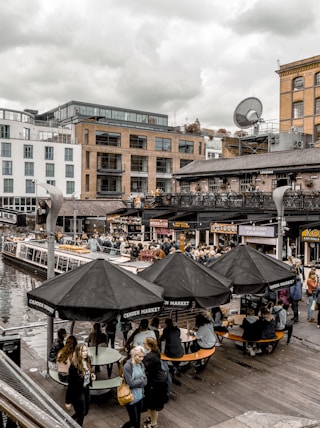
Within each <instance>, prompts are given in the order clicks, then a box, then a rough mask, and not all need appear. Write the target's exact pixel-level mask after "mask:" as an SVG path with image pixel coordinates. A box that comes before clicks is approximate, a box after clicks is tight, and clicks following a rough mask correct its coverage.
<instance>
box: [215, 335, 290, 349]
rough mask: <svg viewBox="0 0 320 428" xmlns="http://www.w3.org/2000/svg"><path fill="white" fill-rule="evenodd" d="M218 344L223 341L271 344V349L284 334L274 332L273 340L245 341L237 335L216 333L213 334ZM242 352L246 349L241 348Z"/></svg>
mask: <svg viewBox="0 0 320 428" xmlns="http://www.w3.org/2000/svg"><path fill="white" fill-rule="evenodd" d="M215 333H216V335H217V337H218V339H219V342H220V343H221V342H222V341H223V339H229V340H234V341H235V342H242V343H243V344H245V343H249V342H250V343H266V344H268V343H271V344H273V345H274V346H273V349H274V348H275V347H276V345H277V344H278V342H279V340H281V339H282V338H283V336H284V332H283V331H276V337H275V338H273V339H260V340H255V341H253V340H246V339H243V338H242V337H241V336H239V335H237V334H232V333H230V332H228V331H216V332H215ZM243 348H244V349H243V351H244V352H245V351H246V347H245V346H243Z"/></svg>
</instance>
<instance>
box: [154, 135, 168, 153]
mask: <svg viewBox="0 0 320 428" xmlns="http://www.w3.org/2000/svg"><path fill="white" fill-rule="evenodd" d="M155 150H159V151H162V152H171V138H161V137H156V140H155Z"/></svg>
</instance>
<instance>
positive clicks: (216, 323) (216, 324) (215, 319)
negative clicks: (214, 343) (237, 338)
mask: <svg viewBox="0 0 320 428" xmlns="http://www.w3.org/2000/svg"><path fill="white" fill-rule="evenodd" d="M211 317H212V323H213V329H214V330H215V331H228V329H227V327H224V326H223V325H222V320H223V314H222V311H221V309H220V307H219V306H218V307H216V308H212V309H211Z"/></svg>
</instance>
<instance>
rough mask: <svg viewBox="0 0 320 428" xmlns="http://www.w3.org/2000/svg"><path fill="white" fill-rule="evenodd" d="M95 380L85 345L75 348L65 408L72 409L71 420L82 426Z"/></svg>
mask: <svg viewBox="0 0 320 428" xmlns="http://www.w3.org/2000/svg"><path fill="white" fill-rule="evenodd" d="M95 379H96V375H95V374H94V373H93V370H92V367H91V364H90V358H89V356H88V348H87V345H86V344H85V343H80V344H78V345H77V346H76V349H75V351H74V354H73V358H72V361H71V365H70V368H69V383H68V388H67V393H66V405H65V406H66V408H67V409H68V410H69V409H71V404H72V405H73V408H74V411H75V413H74V415H73V416H72V418H73V419H74V420H75V421H76V422H77V423H78V424H79V425H80V426H82V424H83V420H84V417H85V416H86V415H87V414H88V411H89V402H90V390H89V387H90V386H92V381H93V380H95Z"/></svg>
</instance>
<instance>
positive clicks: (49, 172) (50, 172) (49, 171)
mask: <svg viewBox="0 0 320 428" xmlns="http://www.w3.org/2000/svg"><path fill="white" fill-rule="evenodd" d="M46 177H54V163H46Z"/></svg>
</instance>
